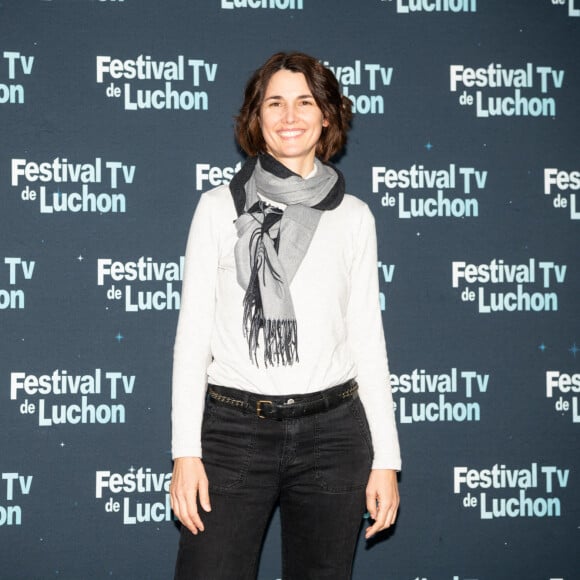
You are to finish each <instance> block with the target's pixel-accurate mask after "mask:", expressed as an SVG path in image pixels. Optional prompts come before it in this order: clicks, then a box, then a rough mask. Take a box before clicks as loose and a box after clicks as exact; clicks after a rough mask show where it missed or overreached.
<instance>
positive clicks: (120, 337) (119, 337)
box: [115, 332, 125, 342]
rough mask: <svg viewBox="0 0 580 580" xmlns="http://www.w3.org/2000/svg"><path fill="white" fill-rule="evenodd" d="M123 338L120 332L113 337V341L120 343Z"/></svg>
mask: <svg viewBox="0 0 580 580" xmlns="http://www.w3.org/2000/svg"><path fill="white" fill-rule="evenodd" d="M124 338H125V337H124V336H123V335H122V334H121V333H120V332H118V333H117V336H115V339H116V340H117V342H121V341H122V340H123V339H124Z"/></svg>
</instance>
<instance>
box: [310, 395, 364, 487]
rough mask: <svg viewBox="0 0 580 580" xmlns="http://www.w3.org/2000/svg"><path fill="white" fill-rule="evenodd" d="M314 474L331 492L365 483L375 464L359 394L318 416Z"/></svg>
mask: <svg viewBox="0 0 580 580" xmlns="http://www.w3.org/2000/svg"><path fill="white" fill-rule="evenodd" d="M314 453H315V464H316V468H315V478H316V482H317V483H318V485H320V486H321V487H322V488H323V489H325V490H327V491H329V492H343V491H352V490H355V489H361V488H363V487H365V486H366V484H367V482H368V479H369V474H370V470H371V465H372V457H373V451H372V443H371V435H370V430H369V425H368V422H367V419H366V415H365V412H364V408H363V406H362V403H361V402H360V399H359V398H358V397H356V398H354V399H353V400H352V401H350V402H349V403H346V404H344V405H341V406H339V407H337V408H336V409H332V410H331V411H327V412H326V413H320V414H318V415H316V416H315V424H314Z"/></svg>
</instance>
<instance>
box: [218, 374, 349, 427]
mask: <svg viewBox="0 0 580 580" xmlns="http://www.w3.org/2000/svg"><path fill="white" fill-rule="evenodd" d="M207 387H208V389H207V394H208V396H209V397H210V398H211V400H212V401H213V402H214V403H217V404H218V405H223V406H226V407H232V408H234V409H238V410H240V411H241V412H243V413H256V415H257V416H258V417H260V419H274V420H276V421H281V420H282V419H296V418H298V417H305V416H306V415H312V414H314V413H323V412H324V411H329V410H330V409H334V408H335V407H338V406H339V405H341V404H343V403H344V402H346V401H348V400H350V399H353V398H354V397H357V396H358V394H357V390H358V385H357V382H356V381H355V380H354V379H351V380H349V381H347V382H346V383H343V384H342V385H337V386H336V387H330V388H329V389H325V390H324V391H317V392H316V393H311V394H308V395H287V396H284V397H280V396H275V397H269V396H266V395H256V394H255V393H249V392H248V391H242V390H240V389H232V388H230V387H222V386H220V385H212V384H208V386H207Z"/></svg>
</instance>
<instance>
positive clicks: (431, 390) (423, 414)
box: [390, 367, 490, 424]
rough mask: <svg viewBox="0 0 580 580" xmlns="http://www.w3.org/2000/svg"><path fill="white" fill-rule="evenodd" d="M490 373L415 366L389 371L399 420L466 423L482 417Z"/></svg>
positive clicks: (408, 421)
mask: <svg viewBox="0 0 580 580" xmlns="http://www.w3.org/2000/svg"><path fill="white" fill-rule="evenodd" d="M489 378H490V375H489V374H486V373H478V372H477V371H467V370H460V369H458V368H455V367H453V368H451V369H450V370H449V372H442V373H428V372H426V371H425V370H424V369H421V370H419V369H414V370H413V371H411V372H409V373H401V374H394V373H391V375H390V382H391V388H392V391H393V398H394V404H395V416H396V417H397V420H398V422H399V423H400V424H409V423H425V422H428V423H465V422H477V421H481V405H480V403H479V402H478V401H477V400H476V399H477V398H478V397H480V396H482V395H485V393H487V389H488V387H489Z"/></svg>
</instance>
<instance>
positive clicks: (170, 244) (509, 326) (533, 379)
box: [0, 0, 580, 580]
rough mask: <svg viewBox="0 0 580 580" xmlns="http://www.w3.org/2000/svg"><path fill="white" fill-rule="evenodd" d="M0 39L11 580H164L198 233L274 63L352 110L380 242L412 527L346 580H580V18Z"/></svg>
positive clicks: (1, 339)
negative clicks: (323, 74) (179, 327)
mask: <svg viewBox="0 0 580 580" xmlns="http://www.w3.org/2000/svg"><path fill="white" fill-rule="evenodd" d="M0 31H1V34H0V119H1V130H2V139H1V142H0V204H1V206H0V207H1V211H0V240H1V244H0V328H1V332H0V422H1V425H2V438H1V442H0V554H1V558H0V564H1V572H0V576H2V578H6V579H9V580H18V579H23V580H31V579H59V580H65V579H67V580H83V579H108V578H116V579H122V580H131V579H134V580H143V579H154V580H161V579H165V578H171V577H172V573H173V562H174V557H175V553H176V548H177V541H178V527H177V523H176V522H175V520H174V518H173V515H172V513H171V507H170V503H169V495H168V489H169V484H170V480H171V469H172V464H171V456H170V449H169V447H170V420H169V412H170V389H171V382H170V377H171V364H172V348H173V338H174V333H175V327H176V321H177V316H178V312H179V306H180V289H181V280H182V274H183V252H184V248H185V241H186V236H187V231H188V227H189V223H190V220H191V216H192V213H193V211H194V209H195V206H196V203H197V201H198V199H199V196H200V194H201V192H203V191H204V190H207V189H210V188H211V187H213V186H216V185H219V184H222V183H227V182H228V181H229V180H230V179H231V177H232V176H233V175H234V173H235V172H236V171H237V170H238V168H239V167H240V162H241V161H242V159H243V156H242V154H241V152H240V150H239V148H238V147H237V146H236V143H235V141H234V138H233V118H234V116H235V115H236V113H237V110H238V108H239V106H240V104H241V97H242V91H243V87H244V85H245V82H246V80H247V79H248V77H249V75H250V74H251V73H252V72H253V71H254V70H255V69H256V68H257V67H258V66H259V65H260V64H261V63H262V62H263V61H264V60H265V59H266V58H267V57H268V56H270V54H272V53H273V52H277V51H279V50H301V51H304V52H308V53H310V54H313V55H314V56H316V57H317V58H319V59H320V60H321V61H322V62H324V63H325V64H326V65H327V66H328V67H330V68H331V69H332V70H333V71H334V73H335V75H336V76H337V78H338V80H339V81H340V83H341V86H342V88H343V91H344V93H345V94H346V95H348V96H349V97H350V98H351V100H352V102H353V105H354V110H355V113H356V115H355V119H354V121H353V127H352V131H351V134H350V139H349V143H348V147H347V150H346V152H345V153H344V155H342V156H341V157H340V158H339V159H337V160H336V163H337V164H338V167H339V168H340V169H341V170H342V171H343V172H344V174H345V175H346V179H347V188H348V191H349V192H350V193H353V194H355V195H357V196H359V197H360V198H361V199H363V200H364V201H365V202H366V203H368V204H369V206H370V207H371V210H372V212H373V213H374V215H375V217H376V222H377V229H378V241H379V257H378V263H377V275H378V276H379V279H380V292H381V294H380V299H381V307H382V309H383V314H384V326H385V331H386V336H387V343H388V349H389V356H390V363H391V371H392V376H391V383H392V388H393V392H394V398H395V403H396V416H397V420H398V424H399V431H400V438H401V445H402V452H403V459H404V466H403V471H402V473H401V476H400V489H401V497H402V503H401V511H400V516H399V519H398V522H397V525H396V526H395V528H394V530H392V531H390V532H387V533H385V534H383V535H382V536H380V537H378V538H376V539H374V540H373V541H372V542H365V541H364V539H363V538H362V536H361V540H360V544H359V546H358V549H357V555H356V560H355V566H354V572H353V577H354V578H355V579H359V580H362V579H373V580H383V579H395V580H504V579H505V580H511V579H514V580H520V579H522V580H535V579H537V580H556V579H559V580H573V579H578V578H580V564H579V560H578V546H579V545H580V528H579V518H580V506H579V500H580V492H579V486H580V452H579V449H580V446H579V438H578V434H579V432H580V259H579V258H580V145H579V135H580V0H533V1H524V0H516V1H512V2H501V1H496V0H356V1H355V0H332V1H330V0H203V1H195V2H194V1H189V0H99V1H98V0H44V1H41V0H20V1H17V0H12V1H11V0H7V1H6V0H3V1H0ZM279 528H280V524H279V519H278V514H277V513H275V514H274V515H273V518H272V522H271V525H270V528H269V532H268V535H267V537H266V538H265V543H264V550H263V555H262V560H261V565H260V573H259V578H260V580H276V579H279V578H281V566H280V539H279V531H280V529H279ZM202 580H212V579H202Z"/></svg>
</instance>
